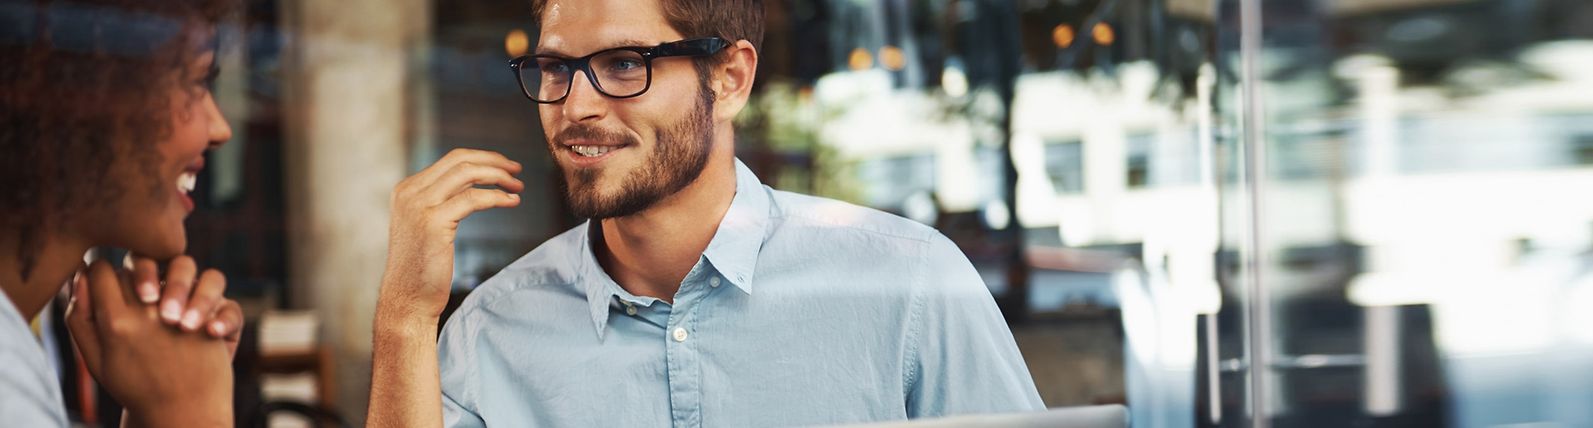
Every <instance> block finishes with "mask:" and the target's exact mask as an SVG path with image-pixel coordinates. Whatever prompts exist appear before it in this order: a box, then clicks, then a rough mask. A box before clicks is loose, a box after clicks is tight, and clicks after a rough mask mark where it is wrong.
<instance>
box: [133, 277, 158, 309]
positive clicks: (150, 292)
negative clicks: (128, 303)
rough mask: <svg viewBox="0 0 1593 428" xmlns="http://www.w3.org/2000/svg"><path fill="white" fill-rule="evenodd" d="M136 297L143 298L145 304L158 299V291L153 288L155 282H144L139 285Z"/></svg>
mask: <svg viewBox="0 0 1593 428" xmlns="http://www.w3.org/2000/svg"><path fill="white" fill-rule="evenodd" d="M138 297H139V298H140V299H143V300H144V303H145V304H149V303H155V301H156V300H160V291H159V290H156V289H155V283H153V282H146V283H143V284H141V285H139V287H138Z"/></svg>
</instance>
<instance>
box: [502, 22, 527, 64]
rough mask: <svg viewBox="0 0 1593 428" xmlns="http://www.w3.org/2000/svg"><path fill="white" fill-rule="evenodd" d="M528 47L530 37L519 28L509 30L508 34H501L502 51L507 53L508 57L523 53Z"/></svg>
mask: <svg viewBox="0 0 1593 428" xmlns="http://www.w3.org/2000/svg"><path fill="white" fill-rule="evenodd" d="M530 48H531V38H530V37H528V36H526V34H525V31H523V30H521V29H518V28H516V29H513V30H509V34H508V35H506V36H503V51H504V52H506V53H508V54H509V57H510V58H515V57H519V56H520V55H525V51H526V50H527V49H530Z"/></svg>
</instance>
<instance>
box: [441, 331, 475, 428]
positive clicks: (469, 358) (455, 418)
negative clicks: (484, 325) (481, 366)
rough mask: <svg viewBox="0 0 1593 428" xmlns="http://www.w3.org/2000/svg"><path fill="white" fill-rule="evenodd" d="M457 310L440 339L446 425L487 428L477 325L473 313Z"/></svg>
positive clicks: (463, 427)
mask: <svg viewBox="0 0 1593 428" xmlns="http://www.w3.org/2000/svg"><path fill="white" fill-rule="evenodd" d="M460 309H461V310H459V311H457V312H455V313H454V315H453V317H452V318H450V319H449V320H448V324H447V325H446V326H444V327H443V331H442V335H441V337H439V338H438V341H437V369H438V375H439V381H440V383H441V386H442V404H443V426H446V427H452V428H465V427H485V426H487V423H486V421H485V420H483V419H482V418H481V415H480V414H478V413H477V412H476V400H475V394H474V393H475V390H476V387H477V382H478V380H477V379H476V371H477V370H476V366H475V361H476V359H475V357H474V352H475V346H474V345H473V344H472V342H474V339H475V328H474V326H473V325H472V324H473V323H472V322H471V320H470V313H468V312H467V311H465V310H464V308H460Z"/></svg>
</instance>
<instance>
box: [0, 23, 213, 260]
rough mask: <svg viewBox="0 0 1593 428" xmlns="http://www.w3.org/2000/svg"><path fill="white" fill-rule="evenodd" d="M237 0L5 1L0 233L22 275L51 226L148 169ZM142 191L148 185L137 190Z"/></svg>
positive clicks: (0, 49)
mask: <svg viewBox="0 0 1593 428" xmlns="http://www.w3.org/2000/svg"><path fill="white" fill-rule="evenodd" d="M235 9H236V6H235V5H233V2H232V0H75V1H54V0H0V233H7V234H14V235H13V237H14V239H3V240H0V242H13V243H14V244H15V245H17V248H15V250H16V251H17V253H18V254H20V255H21V258H22V260H21V262H22V266H23V271H22V275H23V277H24V278H26V277H28V276H29V272H30V271H31V267H32V265H33V260H32V259H33V256H32V253H35V252H36V251H38V250H39V246H40V245H42V243H43V242H42V239H43V237H44V234H46V233H53V232H56V231H58V230H60V228H61V227H63V226H64V225H66V224H68V223H69V221H68V220H69V219H72V218H74V216H77V215H80V214H82V213H84V212H85V211H89V210H92V209H96V208H100V207H102V205H101V204H104V203H106V202H105V201H110V200H113V199H114V197H115V196H116V195H117V194H118V193H121V192H124V191H127V190H129V189H126V188H125V187H126V186H127V185H128V184H129V183H119V182H115V181H116V180H112V179H111V178H112V175H111V174H110V171H111V170H112V169H113V168H116V167H117V165H118V164H131V165H137V166H133V167H134V168H140V169H139V171H153V169H154V168H155V166H156V164H157V163H158V162H159V159H158V155H157V154H156V151H155V149H154V146H155V145H156V144H157V143H158V142H159V141H161V140H162V139H165V138H167V137H169V135H170V133H171V131H172V130H171V129H169V128H170V124H171V122H172V119H173V118H172V117H171V115H172V114H173V111H174V110H173V109H172V102H173V100H172V99H171V96H170V94H171V93H172V91H173V89H174V86H173V85H179V84H181V83H182V82H190V81H196V80H197V79H199V78H201V77H200V76H193V75H192V74H193V71H191V70H190V68H191V66H190V65H191V64H192V63H193V61H194V60H195V59H197V58H198V57H199V56H201V55H203V54H205V53H207V52H210V51H211V49H212V48H211V46H213V43H214V40H215V39H216V34H217V32H218V31H217V29H219V28H221V27H222V23H223V20H224V19H227V18H229V17H230V16H231V15H232V14H233V13H234V12H235ZM137 190H142V189H137Z"/></svg>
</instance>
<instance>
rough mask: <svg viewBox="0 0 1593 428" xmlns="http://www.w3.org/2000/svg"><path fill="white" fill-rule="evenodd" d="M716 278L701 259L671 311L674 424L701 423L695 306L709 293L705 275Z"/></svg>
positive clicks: (668, 342)
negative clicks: (705, 284)
mask: <svg viewBox="0 0 1593 428" xmlns="http://www.w3.org/2000/svg"><path fill="white" fill-rule="evenodd" d="M706 277H716V275H715V274H713V273H712V269H707V268H705V265H704V263H703V262H702V260H701V259H699V260H698V261H697V264H696V265H695V266H692V268H691V272H690V273H687V274H686V278H685V279H684V280H682V281H681V284H680V291H679V292H677V293H676V294H675V303H674V304H673V305H671V309H672V310H671V311H670V313H669V328H667V329H666V330H665V332H664V343H665V353H664V355H665V357H664V358H665V360H666V363H667V364H666V366H667V368H668V370H669V407H670V419H671V421H672V425H674V426H677V427H695V426H702V414H701V410H702V364H701V351H700V348H699V347H698V346H697V342H698V341H699V339H701V338H700V337H694V334H695V332H694V331H693V329H692V326H693V324H694V323H695V321H696V320H695V319H693V316H692V314H693V313H694V312H695V311H694V310H693V309H694V307H695V306H696V305H697V304H699V303H700V302H701V299H702V297H703V296H704V295H705V294H706V293H705V289H706V288H707V287H704V286H703V282H704V278H706Z"/></svg>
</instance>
